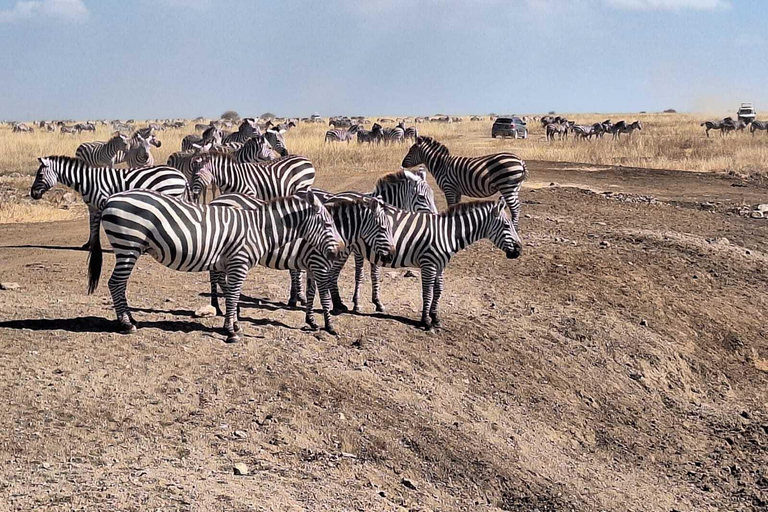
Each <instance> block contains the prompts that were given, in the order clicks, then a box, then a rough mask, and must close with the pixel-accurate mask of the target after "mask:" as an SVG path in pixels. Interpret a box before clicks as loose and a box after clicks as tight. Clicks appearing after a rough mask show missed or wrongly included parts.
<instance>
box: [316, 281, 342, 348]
mask: <svg viewBox="0 0 768 512" xmlns="http://www.w3.org/2000/svg"><path fill="white" fill-rule="evenodd" d="M330 270H331V269H323V270H317V271H315V273H314V274H315V283H317V290H318V292H319V294H320V305H321V306H322V307H323V321H324V322H325V330H326V332H328V333H329V334H333V335H334V336H336V335H337V334H338V333H337V332H336V329H334V327H333V322H332V320H331V303H332V300H331V291H330V289H329V280H330Z"/></svg>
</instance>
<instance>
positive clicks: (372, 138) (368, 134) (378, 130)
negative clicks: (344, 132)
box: [357, 123, 384, 144]
mask: <svg viewBox="0 0 768 512" xmlns="http://www.w3.org/2000/svg"><path fill="white" fill-rule="evenodd" d="M383 138H384V131H383V129H382V127H381V125H380V124H379V123H374V124H373V126H372V127H371V129H370V130H363V129H359V130H357V143H358V144H362V143H363V142H366V143H368V144H371V143H373V142H375V143H377V144H378V143H379V142H381V141H382V139H383Z"/></svg>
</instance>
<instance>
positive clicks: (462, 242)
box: [332, 197, 523, 329]
mask: <svg viewBox="0 0 768 512" xmlns="http://www.w3.org/2000/svg"><path fill="white" fill-rule="evenodd" d="M505 206H506V204H505V201H504V198H503V197H501V198H499V200H498V201H475V202H471V203H462V204H457V205H454V206H451V207H449V208H448V209H447V210H446V211H444V212H442V213H441V214H438V215H435V214H430V213H414V212H407V211H404V210H399V209H397V208H393V207H387V214H388V215H389V217H390V219H391V221H392V233H393V234H394V254H393V255H392V258H391V260H390V261H388V262H387V261H382V260H380V259H378V258H377V257H376V255H375V254H372V252H371V250H370V248H369V247H367V246H365V244H361V243H359V242H358V244H357V245H356V247H355V248H354V250H356V251H359V252H361V253H362V254H363V255H364V257H365V259H367V260H368V261H370V262H371V287H372V302H373V303H374V305H375V306H376V310H377V311H383V310H384V306H383V305H382V303H381V299H380V296H379V283H380V270H379V266H386V267H391V268H403V267H417V268H420V269H421V290H422V309H421V322H420V326H421V327H423V328H425V329H430V328H431V327H432V326H436V325H439V323H440V319H439V317H438V313H437V309H438V304H439V301H440V296H441V294H442V292H443V271H444V270H445V267H446V265H447V264H448V262H449V261H450V259H451V257H452V256H453V255H454V254H455V253H457V252H458V251H460V250H462V249H464V248H466V247H467V246H469V245H470V244H472V243H473V242H476V241H478V240H481V239H483V238H489V239H490V240H491V241H492V242H493V243H494V245H496V247H498V248H499V249H501V250H502V251H504V252H505V253H506V256H507V258H517V257H518V256H520V253H521V252H522V248H523V247H522V242H521V241H520V237H519V236H518V234H517V230H516V229H515V225H514V222H512V221H511V220H510V218H509V216H508V215H507V212H506V211H505ZM342 267H343V261H342V260H341V259H339V260H337V262H336V263H335V264H334V268H333V276H332V283H334V282H335V281H337V280H338V275H339V273H340V272H341V268H342ZM355 277H356V278H357V273H356V276H355ZM358 286H359V283H356V285H355V287H356V289H357V287H358ZM353 300H355V298H354V297H353ZM354 307H355V309H356V310H357V309H359V304H357V303H355V305H354Z"/></svg>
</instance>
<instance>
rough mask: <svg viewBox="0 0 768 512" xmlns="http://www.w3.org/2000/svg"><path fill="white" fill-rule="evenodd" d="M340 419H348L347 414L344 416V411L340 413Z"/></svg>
mask: <svg viewBox="0 0 768 512" xmlns="http://www.w3.org/2000/svg"><path fill="white" fill-rule="evenodd" d="M339 419H340V420H341V421H344V420H346V419H347V417H346V416H344V413H343V412H340V413H339Z"/></svg>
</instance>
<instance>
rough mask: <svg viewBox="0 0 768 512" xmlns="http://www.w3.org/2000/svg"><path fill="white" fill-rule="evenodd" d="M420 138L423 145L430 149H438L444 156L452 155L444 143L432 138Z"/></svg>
mask: <svg viewBox="0 0 768 512" xmlns="http://www.w3.org/2000/svg"><path fill="white" fill-rule="evenodd" d="M419 138H420V139H421V143H422V144H426V145H427V146H429V147H430V148H434V149H436V150H437V151H438V152H440V153H441V154H444V155H446V156H448V155H449V154H450V151H448V148H447V147H446V146H445V144H443V143H442V142H438V141H437V140H435V139H433V138H432V137H419Z"/></svg>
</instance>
